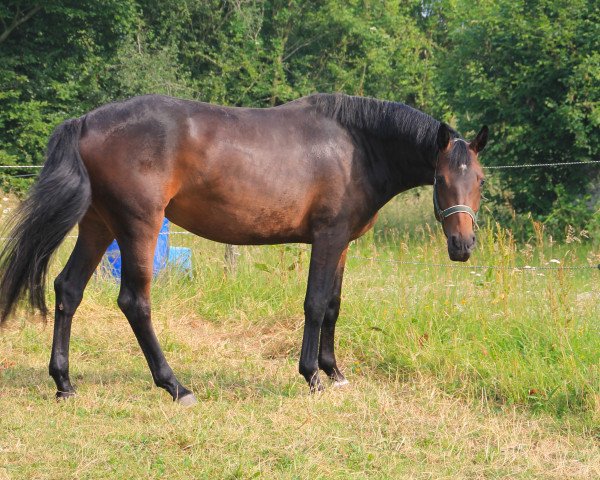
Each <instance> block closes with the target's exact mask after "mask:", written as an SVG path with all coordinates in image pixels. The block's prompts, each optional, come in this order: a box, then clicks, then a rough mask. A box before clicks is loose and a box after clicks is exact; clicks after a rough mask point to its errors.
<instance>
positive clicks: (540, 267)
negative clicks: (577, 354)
mask: <svg viewBox="0 0 600 480" xmlns="http://www.w3.org/2000/svg"><path fill="white" fill-rule="evenodd" d="M599 163H600V160H588V161H583V162H556V163H525V164H520V165H485V166H483V168H484V169H486V170H503V169H506V170H508V169H517V168H545V167H564V166H570V165H590V164H599ZM42 167H43V165H0V169H15V170H18V169H23V168H28V169H35V168H42ZM15 176H16V177H29V176H35V174H30V175H15ZM159 235H192V236H195V235H194V234H193V233H190V232H180V231H175V232H165V233H159ZM66 238H77V235H68V236H67V237H66ZM0 240H10V238H8V237H4V238H2V237H0ZM287 246H288V247H289V246H290V245H287ZM296 248H299V247H298V246H296ZM305 250H308V248H306V249H305ZM348 258H353V259H358V260H366V261H371V262H386V263H395V264H398V265H412V266H416V267H437V268H460V269H470V270H489V269H491V270H512V271H536V270H600V264H598V265H566V266H562V265H560V266H559V265H557V266H551V265H534V266H531V265H515V266H508V265H466V264H460V263H433V262H420V261H412V260H396V259H390V258H376V257H364V256H359V255H349V256H348Z"/></svg>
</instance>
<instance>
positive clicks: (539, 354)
mask: <svg viewBox="0 0 600 480" xmlns="http://www.w3.org/2000/svg"><path fill="white" fill-rule="evenodd" d="M407 205H410V208H408V207H407ZM430 208H431V207H430V199H429V197H428V195H421V197H420V198H417V199H416V200H415V198H414V197H411V198H410V199H409V200H408V201H406V200H403V199H400V200H399V201H397V202H394V203H393V204H391V205H390V206H388V207H386V210H385V211H384V212H383V215H382V218H381V219H380V222H379V223H378V226H377V228H376V229H375V231H374V232H372V233H369V234H367V235H366V237H365V238H363V239H361V240H359V241H358V242H355V243H354V244H353V245H352V246H351V250H350V253H349V259H348V267H347V269H346V276H345V282H344V290H343V295H342V313H341V316H340V320H339V322H338V328H337V343H338V348H337V352H338V362H339V363H340V365H341V366H342V368H343V370H344V371H345V373H346V374H347V376H348V378H349V379H350V381H351V385H350V386H349V387H348V388H345V389H339V390H336V389H332V388H328V389H327V390H326V392H325V393H323V394H321V395H317V396H310V395H308V394H307V387H306V385H305V383H304V381H303V379H302V378H301V377H300V376H299V375H298V374H297V357H298V352H299V348H300V342H301V336H302V325H303V316H302V304H303V297H304V290H305V287H306V276H307V268H308V259H309V251H308V250H306V249H305V248H303V247H302V246H299V247H297V246H287V247H285V246H274V247H241V248H240V253H241V255H240V257H239V259H238V268H237V271H236V273H235V274H227V273H226V270H225V263H224V260H223V247H222V246H221V245H216V244H213V243H211V242H208V241H206V240H203V239H199V238H196V237H191V236H173V237H172V243H173V244H174V245H179V246H189V247H191V248H192V249H193V262H194V272H193V277H194V278H193V279H188V278H184V277H181V276H180V275H178V274H177V273H176V272H167V273H166V274H164V275H161V276H160V277H159V278H158V279H157V280H156V281H155V284H154V287H153V291H152V295H153V319H154V323H155V326H156V329H157V332H158V335H159V339H160V341H161V344H162V345H163V348H164V350H165V353H166V355H167V358H168V359H169V361H170V363H171V365H172V366H173V368H174V370H175V371H176V373H177V374H178V376H179V378H180V380H181V381H182V382H183V383H184V384H186V385H187V386H190V387H191V388H192V389H193V390H194V392H195V393H196V395H197V396H198V398H199V400H200V404H199V405H198V406H196V407H194V408H193V409H182V408H179V407H178V406H176V405H174V404H172V403H171V402H170V400H169V397H168V395H167V394H166V393H165V392H163V391H162V390H160V389H158V388H156V387H154V386H153V384H152V382H151V379H150V374H149V371H148V369H147V366H146V364H145V361H144V359H143V356H142V355H141V352H140V350H139V347H138V346H137V344H136V342H135V339H134V336H133V334H132V333H131V331H130V329H129V327H128V325H127V322H126V320H125V319H124V318H123V317H122V314H121V313H120V312H119V311H118V308H117V307H116V297H117V294H118V285H117V284H116V283H115V282H114V281H112V280H110V279H108V278H106V277H104V276H102V275H100V276H97V277H96V278H94V279H93V280H92V281H91V282H90V285H89V287H88V290H87V291H86V296H85V299H84V301H83V303H82V305H81V307H80V309H79V311H78V313H77V315H76V318H75V321H74V327H73V338H72V345H71V371H72V378H73V380H74V383H75V384H76V386H77V387H78V396H77V398H75V399H73V401H69V402H65V403H60V404H57V403H55V402H53V401H52V398H53V394H54V386H53V382H52V381H51V379H50V378H49V377H48V375H47V361H48V356H49V350H50V345H51V339H52V328H51V327H52V324H51V321H50V322H49V323H48V324H46V325H44V324H43V323H42V322H40V321H35V320H34V321H32V320H31V316H30V315H28V314H27V313H26V312H21V313H19V314H18V315H17V318H16V319H14V320H13V321H12V322H11V323H10V325H9V326H8V328H6V329H5V331H4V332H3V333H2V341H1V343H0V409H1V410H0V412H2V413H1V415H0V479H1V478H3V476H5V477H7V478H162V477H163V476H165V477H166V476H170V477H174V478H253V477H260V478H308V477H315V478H365V477H369V478H502V477H505V478H554V477H556V478H596V477H598V476H600V427H599V426H600V323H599V322H598V318H599V317H600V316H599V313H600V307H599V305H598V304H599V302H598V300H599V299H600V283H599V281H598V280H599V278H598V276H599V275H600V274H599V272H598V271H597V270H593V269H589V270H575V271H571V270H552V271H543V272H540V271H528V270H522V269H521V270H515V269H511V268H508V269H491V268H489V269H486V268H484V269H471V268H446V267H436V266H426V265H408V264H403V263H399V262H402V261H417V262H423V263H435V264H437V263H444V264H446V263H450V262H449V261H448V260H447V253H446V251H445V242H444V239H443V236H442V235H441V233H440V231H439V228H438V227H436V226H435V225H433V223H432V220H431V217H430V213H429V211H430ZM415 218H426V219H427V223H415V220H414V219H415ZM538 232H539V233H538V235H537V236H536V237H535V238H532V239H531V240H530V242H529V243H527V244H520V245H517V244H516V243H515V241H514V240H513V239H512V237H511V235H510V232H508V231H506V230H503V229H500V228H498V227H497V226H495V225H493V224H492V222H491V221H488V224H487V225H485V226H484V227H483V228H482V229H481V230H480V231H479V232H478V242H479V247H478V249H477V251H476V252H475V254H474V256H473V258H472V260H471V262H472V264H473V265H494V266H499V267H512V266H514V265H524V264H530V265H539V264H541V265H546V264H549V265H563V266H568V265H574V264H577V265H580V264H586V263H587V262H588V261H590V262H596V263H597V262H598V254H599V251H598V249H597V248H596V247H594V246H593V245H589V244H580V243H579V242H578V241H577V240H576V239H575V240H574V239H573V238H570V239H569V240H570V242H571V243H568V244H567V243H564V242H556V241H552V240H551V239H549V238H548V237H547V236H546V235H544V234H543V232H542V231H541V229H539V228H538ZM70 248H72V240H67V242H66V244H65V246H64V247H63V248H61V250H60V252H59V255H58V258H57V261H56V262H55V263H54V265H53V268H52V270H53V272H52V275H51V276H53V275H54V274H56V273H57V272H58V271H59V269H60V266H61V265H62V264H64V262H65V261H66V258H67V257H68V254H69V252H70ZM551 259H558V260H559V261H560V263H559V264H555V263H550V260H551Z"/></svg>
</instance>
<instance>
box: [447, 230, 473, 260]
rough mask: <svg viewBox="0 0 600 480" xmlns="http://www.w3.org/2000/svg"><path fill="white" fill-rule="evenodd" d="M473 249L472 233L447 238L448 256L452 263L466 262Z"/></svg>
mask: <svg viewBox="0 0 600 480" xmlns="http://www.w3.org/2000/svg"><path fill="white" fill-rule="evenodd" d="M474 249H475V235H474V234H473V233H471V234H470V235H467V236H463V235H461V234H458V235H449V236H448V256H449V257H450V260H452V261H453V262H466V261H467V260H468V259H469V257H470V256H471V252H473V250H474Z"/></svg>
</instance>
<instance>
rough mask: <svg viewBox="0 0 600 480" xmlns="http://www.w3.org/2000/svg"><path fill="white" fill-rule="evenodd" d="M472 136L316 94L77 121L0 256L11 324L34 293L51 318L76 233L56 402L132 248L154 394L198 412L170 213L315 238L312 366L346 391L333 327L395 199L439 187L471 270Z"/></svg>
mask: <svg viewBox="0 0 600 480" xmlns="http://www.w3.org/2000/svg"><path fill="white" fill-rule="evenodd" d="M487 136H488V129H487V127H483V128H482V129H481V131H480V132H479V133H478V134H477V136H476V138H475V139H474V140H472V141H470V142H467V141H465V140H463V139H462V138H461V137H460V136H459V135H458V133H457V132H456V131H454V130H453V129H451V128H450V127H449V126H448V125H446V124H445V123H441V122H439V121H437V120H435V119H434V118H432V117H430V116H429V115H427V114H425V113H423V112H420V111H419V110H416V109H414V108H411V107H409V106H407V105H403V104H401V103H396V102H388V101H380V100H376V99H371V98H363V97H352V96H347V95H342V94H331V95H330V94H315V95H310V96H307V97H304V98H301V99H298V100H295V101H292V102H290V103H286V104H283V105H280V106H277V107H273V108H265V109H255V108H231V107H223V106H217V105H211V104H206V103H201V102H194V101H188V100H180V99H176V98H171V97H166V96H159V95H147V96H141V97H136V98H131V99H129V100H125V101H122V102H116V103H111V104H107V105H104V106H101V107H99V108H97V109H96V110H93V111H91V112H89V113H87V114H85V115H83V116H82V117H79V118H75V119H71V120H67V121H65V122H64V123H63V124H61V125H60V126H58V127H57V128H56V130H55V131H54V133H53V135H52V136H51V138H50V141H49V144H48V150H47V158H46V161H45V164H44V167H43V169H42V171H41V174H40V176H39V179H38V180H37V183H36V184H35V185H34V186H33V187H32V190H31V193H30V195H29V196H28V198H27V199H26V200H25V201H24V202H23V203H22V205H21V207H20V209H19V210H18V213H17V214H16V216H15V218H14V219H13V222H12V223H11V225H12V227H11V232H10V235H9V239H8V240H7V243H6V244H5V246H4V248H3V250H2V252H1V253H0V320H1V321H4V320H5V319H6V318H7V317H8V316H9V315H10V314H11V312H12V311H13V310H14V308H15V306H16V304H17V303H18V301H19V299H20V298H21V297H23V296H25V295H27V297H28V300H29V303H30V305H31V306H32V307H33V308H37V309H39V310H40V311H41V313H42V314H43V315H46V314H47V307H46V303H45V284H46V275H47V270H48V263H49V260H50V258H51V256H52V254H53V252H54V251H55V250H56V249H57V248H58V246H59V245H60V243H61V242H62V240H63V239H64V238H65V236H66V235H67V234H68V233H69V232H70V231H71V230H72V229H73V227H74V226H75V225H77V224H78V225H79V233H78V237H77V242H76V244H75V247H74V249H73V252H72V253H71V256H70V258H69V260H68V262H67V264H66V266H65V267H64V269H63V270H62V272H61V273H60V274H59V275H58V277H57V278H56V280H55V282H54V288H55V292H56V304H55V310H54V319H55V320H54V336H53V342H52V353H51V358H50V365H49V371H50V375H51V376H52V378H53V379H54V381H55V383H56V387H57V393H56V397H57V398H58V399H61V398H67V397H70V396H72V395H74V393H75V390H74V388H73V386H72V384H71V381H70V379H69V340H70V332H71V321H72V318H73V315H74V313H75V311H76V309H77V307H78V305H79V304H80V302H81V300H82V297H83V291H84V289H85V286H86V284H87V283H88V281H89V279H90V277H91V275H92V273H93V272H94V270H95V269H96V267H97V265H98V263H99V261H100V259H101V257H102V255H103V253H104V252H105V251H106V248H107V247H108V245H109V244H110V243H111V242H112V240H113V239H116V240H117V242H118V244H119V247H120V250H121V253H122V262H123V266H122V280H121V285H120V292H119V296H118V302H117V303H118V305H119V307H120V309H121V310H122V311H123V313H124V314H125V316H126V317H127V320H128V321H129V323H130V325H131V328H132V329H133V332H134V334H135V336H136V338H137V340H138V342H139V345H140V347H141V349H142V351H143V353H144V355H145V357H146V360H147V362H148V365H149V367H150V371H151V373H152V378H153V380H154V382H155V383H156V385H157V386H159V387H162V388H164V389H165V390H167V391H168V392H169V393H170V394H171V396H172V397H173V400H175V401H178V402H179V403H181V404H183V405H191V404H193V403H196V399H195V397H194V395H193V393H192V392H191V391H190V390H188V389H187V388H186V387H184V386H183V385H182V384H181V383H180V382H179V381H178V380H177V378H176V377H175V375H174V374H173V371H172V369H171V367H170V366H169V364H168V363H167V360H166V359H165V356H164V354H163V352H162V350H161V348H160V345H159V343H158V340H157V338H156V335H155V333H154V330H153V327H152V323H151V315H150V284H151V280H152V257H153V252H154V247H155V245H156V241H157V236H158V232H159V229H160V227H161V223H162V219H163V217H164V216H166V217H167V218H168V219H169V220H170V221H171V222H173V223H175V224H176V225H179V226H180V227H182V228H184V229H185V230H188V231H190V232H192V233H194V234H196V235H199V236H201V237H204V238H207V239H210V240H214V241H217V242H223V243H228V244H240V245H242V244H243V245H259V244H276V243H286V242H300V243H307V244H312V251H311V259H310V267H309V273H308V286H307V291H306V298H305V301H304V314H305V324H304V334H303V338H302V349H301V353H300V364H299V371H300V373H301V374H302V375H303V376H304V378H305V379H306V381H307V382H308V384H309V387H310V390H311V391H317V390H321V389H323V384H322V383H321V380H320V379H319V373H318V372H319V369H321V370H323V371H324V372H325V374H326V375H327V376H328V377H329V378H331V379H332V380H333V382H335V384H337V385H340V384H343V383H346V379H345V377H344V375H343V374H342V372H341V371H340V369H339V367H338V365H337V363H336V359H335V355H334V331H335V324H336V320H337V318H338V314H339V310H340V292H341V288H342V276H343V273H344V264H345V261H346V251H347V248H348V244H349V242H350V241H352V240H354V239H356V238H358V237H360V236H361V235H362V234H364V233H365V232H366V231H367V230H369V229H370V228H371V227H372V226H373V223H374V222H375V218H376V216H377V212H378V211H379V209H380V208H381V207H382V206H383V205H385V204H386V203H387V202H388V201H389V200H390V199H391V198H393V197H394V196H395V195H397V194H398V193H400V192H402V191H405V190H408V189H410V188H413V187H417V186H420V185H432V184H433V185H434V204H435V214H436V217H437V218H438V220H440V221H441V222H442V225H443V230H444V232H445V234H446V237H447V240H448V241H447V243H448V254H449V257H450V259H452V260H456V261H466V260H467V259H468V258H469V256H470V254H471V252H472V250H473V248H474V246H475V235H474V226H475V225H474V224H475V215H476V213H475V212H476V211H477V210H478V209H479V202H480V197H481V192H480V188H481V185H482V182H483V172H482V168H481V166H480V164H479V162H478V153H479V152H480V151H481V150H482V149H483V148H484V146H485V144H486V142H487Z"/></svg>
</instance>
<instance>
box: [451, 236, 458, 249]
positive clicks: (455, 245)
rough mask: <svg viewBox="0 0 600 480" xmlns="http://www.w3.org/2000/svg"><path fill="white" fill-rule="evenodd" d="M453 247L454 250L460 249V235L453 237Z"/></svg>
mask: <svg viewBox="0 0 600 480" xmlns="http://www.w3.org/2000/svg"><path fill="white" fill-rule="evenodd" d="M451 239H452V246H453V247H454V248H460V237H459V236H458V235H452V236H451Z"/></svg>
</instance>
